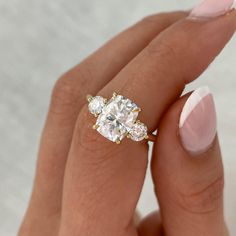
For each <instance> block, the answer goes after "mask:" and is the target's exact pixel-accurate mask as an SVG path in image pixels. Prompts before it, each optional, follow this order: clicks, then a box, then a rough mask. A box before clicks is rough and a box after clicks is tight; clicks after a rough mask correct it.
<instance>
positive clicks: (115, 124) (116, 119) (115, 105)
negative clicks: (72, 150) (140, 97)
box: [96, 95, 139, 142]
mask: <svg viewBox="0 0 236 236" xmlns="http://www.w3.org/2000/svg"><path fill="white" fill-rule="evenodd" d="M138 113H139V108H138V106H137V105H136V104H135V103H133V102H132V101H131V100H129V99H128V98H125V97H123V96H121V95H117V96H115V97H114V98H112V99H111V100H110V101H109V102H108V103H107V104H106V106H105V107H104V108H103V109H102V113H101V114H100V115H99V116H98V119H97V122H96V126H97V127H98V128H97V131H98V132H99V133H100V134H101V135H103V136H104V137H106V138H107V139H109V140H111V141H113V142H120V141H121V140H122V139H123V138H124V137H125V136H126V135H127V133H128V132H129V131H130V130H131V128H132V127H133V125H134V123H135V121H136V119H137V117H138Z"/></svg>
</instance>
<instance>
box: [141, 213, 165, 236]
mask: <svg viewBox="0 0 236 236" xmlns="http://www.w3.org/2000/svg"><path fill="white" fill-rule="evenodd" d="M138 235H139V236H163V228H162V224H161V216H160V213H159V212H158V211H155V212H152V213H150V214H149V215H147V216H146V217H145V218H144V219H143V220H142V221H141V222H140V224H139V226H138Z"/></svg>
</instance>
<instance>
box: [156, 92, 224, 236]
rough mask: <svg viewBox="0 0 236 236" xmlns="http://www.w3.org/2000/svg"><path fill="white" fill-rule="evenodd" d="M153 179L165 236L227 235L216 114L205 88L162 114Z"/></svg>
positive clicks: (211, 98)
mask: <svg viewBox="0 0 236 236" xmlns="http://www.w3.org/2000/svg"><path fill="white" fill-rule="evenodd" d="M179 117H180V118H179ZM152 175H153V180H154V184H155V190H156V194H157V197H158V200H159V203H160V209H161V215H162V222H163V227H164V230H165V233H166V235H168V236H179V235H181V236H195V235H196V236H200V235H201V236H204V235H214V236H223V235H224V236H225V235H227V233H226V232H227V231H226V227H225V224H224V217H223V179H224V178H223V166H222V159H221V153H220V148H219V144H218V139H217V135H216V113H215V107H214V101H213V96H212V94H211V93H210V91H209V89H208V88H207V87H202V88H199V89H197V90H196V91H195V92H193V93H192V94H191V95H190V96H189V95H186V96H184V97H182V98H181V99H180V100H179V101H177V102H176V103H175V104H174V105H173V106H172V107H171V108H170V109H169V111H167V113H166V115H165V116H164V118H163V119H162V122H161V124H160V129H159V136H158V141H157V143H156V145H155V148H154V154H153V160H152Z"/></svg>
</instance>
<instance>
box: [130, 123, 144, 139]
mask: <svg viewBox="0 0 236 236" xmlns="http://www.w3.org/2000/svg"><path fill="white" fill-rule="evenodd" d="M129 134H130V138H131V139H132V140H134V141H142V140H143V139H145V137H147V126H146V125H145V124H143V123H141V122H137V123H135V124H134V125H133V127H132V129H131V130H130V132H129Z"/></svg>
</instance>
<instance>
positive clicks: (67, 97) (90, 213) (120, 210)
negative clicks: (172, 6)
mask: <svg viewBox="0 0 236 236" xmlns="http://www.w3.org/2000/svg"><path fill="white" fill-rule="evenodd" d="M187 15H188V13H186V12H173V13H162V14H157V15H153V16H149V17H146V18H145V19H143V20H142V21H140V22H138V23H137V24H135V25H134V26H132V27H130V28H129V29H127V30H125V31H124V32H122V33H121V34H119V35H118V36H116V37H115V38H113V39H112V40H110V41H109V42H108V43H106V44H105V45H104V46H103V47H101V48H100V49H99V50H97V51H96V52H95V53H93V54H92V55H91V56H89V57H88V58H86V59H85V60H84V61H83V62H81V63H80V64H79V65H77V66H76V67H74V68H72V69H71V70H69V71H68V72H67V73H65V74H64V75H63V76H62V77H61V78H60V79H59V80H58V81H57V83H56V85H55V87H54V90H53V93H52V99H51V105H50V108H49V112H48V116H47V120H46V124H45V127H44V130H43V133H42V138H41V144H40V148H39V154H38V161H37V170H36V177H35V181H34V187H33V192H32V196H31V200H30V203H29V207H28V209H27V212H26V214H25V217H24V220H23V223H22V225H21V227H20V230H19V234H18V235H19V236H42V235H43V236H77V235H83V236H87V235H88V236H89V235H93V236H111V235H112V236H137V235H139V236H164V235H165V236H204V235H206V236H211V235H212V236H227V235H228V233H227V227H226V225H225V223H224V215H223V182H224V174H223V165H222V157H221V152H220V147H219V144H218V139H217V138H215V141H214V143H213V145H212V146H211V147H210V149H209V150H207V151H206V152H204V153H202V154H200V155H199V156H198V157H197V158H196V157H193V156H192V155H191V154H190V153H188V152H187V151H186V150H185V149H184V148H183V146H182V145H181V142H180V139H179V135H178V122H179V116H180V112H181V110H182V108H183V106H184V103H185V101H186V100H187V98H188V96H189V94H187V95H185V96H183V97H181V98H180V95H181V93H182V92H183V89H184V87H185V85H186V84H188V83H190V82H192V81H193V80H195V79H196V78H197V77H198V76H199V75H200V74H202V73H203V72H204V70H205V69H206V68H207V67H208V65H209V64H210V63H211V62H212V61H213V60H214V58H215V57H216V56H217V55H218V54H219V53H220V51H221V50H222V49H223V48H224V46H225V45H226V44H227V42H228V41H229V40H230V38H231V37H232V35H233V33H234V31H235V29H236V13H235V11H234V10H232V11H231V12H230V13H229V14H227V15H224V16H220V17H217V18H215V19H211V20H200V21H199V20H192V19H188V18H187ZM222 83H223V82H222ZM113 92H117V93H119V94H122V95H124V96H126V97H128V98H130V99H132V100H133V101H135V102H136V103H137V104H138V105H139V106H140V107H141V108H142V112H141V113H140V115H139V118H140V120H142V121H145V123H146V124H147V126H148V128H149V130H150V131H154V130H156V129H157V128H158V129H159V133H158V139H157V142H155V145H154V151H153V154H152V158H151V160H150V161H151V172H152V177H153V185H154V189H155V194H156V197H157V200H158V203H159V206H160V211H159V212H157V211H156V212H154V213H153V214H150V215H149V216H147V217H144V218H142V219H139V220H138V222H137V220H135V221H134V216H135V209H136V205H137V201H138V199H139V197H140V192H141V190H142V187H143V182H144V178H145V174H146V169H147V163H148V145H147V142H146V141H143V142H140V143H137V142H133V141H131V140H129V139H125V140H123V141H122V143H121V144H120V145H117V144H115V143H112V142H110V141H108V140H106V139H105V138H104V137H102V136H101V135H100V134H99V133H98V132H96V131H95V130H94V129H93V128H92V127H93V125H94V123H95V118H94V117H93V116H92V115H91V114H90V113H89V112H88V109H87V101H86V95H87V94H92V95H96V94H100V95H102V96H104V97H107V98H109V97H111V96H112V94H113ZM154 211H155V209H154Z"/></svg>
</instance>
